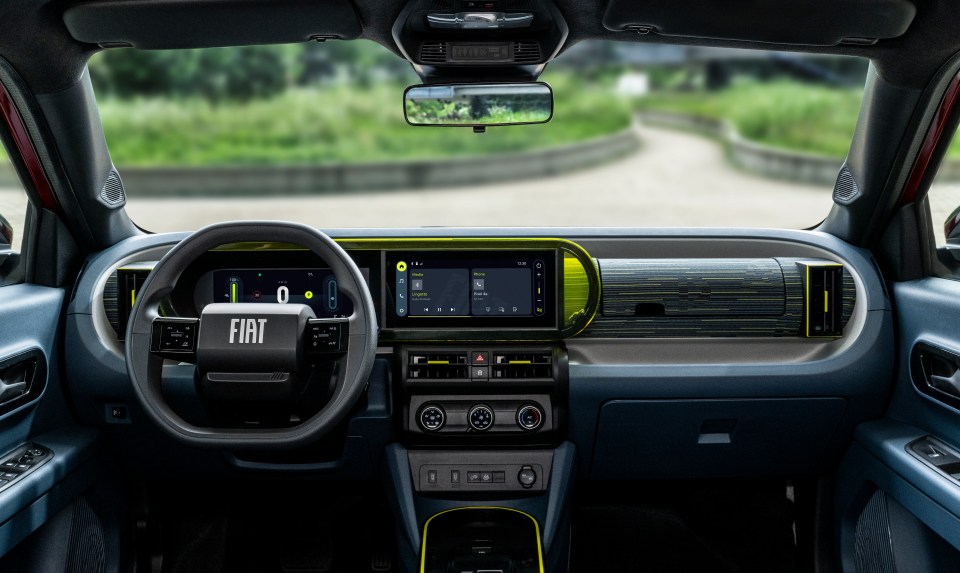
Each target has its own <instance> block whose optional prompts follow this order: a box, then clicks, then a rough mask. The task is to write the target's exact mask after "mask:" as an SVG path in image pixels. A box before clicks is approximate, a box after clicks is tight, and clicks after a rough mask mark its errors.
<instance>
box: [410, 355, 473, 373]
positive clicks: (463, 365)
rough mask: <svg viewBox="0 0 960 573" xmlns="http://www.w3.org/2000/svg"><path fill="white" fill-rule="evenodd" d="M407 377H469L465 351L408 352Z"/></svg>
mask: <svg viewBox="0 0 960 573" xmlns="http://www.w3.org/2000/svg"><path fill="white" fill-rule="evenodd" d="M407 377H408V378H414V379H418V380H449V379H451V378H469V377H470V376H469V372H468V371H467V353H466V352H444V353H440V354H433V353H431V354H427V353H423V354H410V362H409V365H408V368H407Z"/></svg>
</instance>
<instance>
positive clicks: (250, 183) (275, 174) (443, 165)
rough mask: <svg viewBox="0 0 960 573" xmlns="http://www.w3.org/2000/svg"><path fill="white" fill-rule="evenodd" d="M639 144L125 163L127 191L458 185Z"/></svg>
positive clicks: (582, 164)
mask: <svg viewBox="0 0 960 573" xmlns="http://www.w3.org/2000/svg"><path fill="white" fill-rule="evenodd" d="M638 146H639V139H638V137H637V133H636V130H634V129H633V128H630V129H626V130H624V131H622V132H620V133H616V134H614V135H611V136H606V137H601V138H597V139H592V140H588V141H583V142H580V143H574V144H570V145H564V146H560V147H553V148H548V149H543V150H538V151H527V152H517V153H504V154H495V155H483V156H472V157H451V158H447V159H435V160H430V161H402V162H383V163H359V164H340V165H276V166H269V165H267V166H251V167H247V166H224V167H123V166H120V168H119V169H120V177H121V178H122V179H123V185H124V188H125V189H126V191H127V194H128V196H131V197H145V196H156V197H159V196H163V197H170V196H189V195H204V196H218V195H220V196H226V195H257V196H263V195H300V194H322V193H349V192H352V191H369V190H384V191H386V190H391V189H417V188H425V187H451V186H458V185H476V184H479V183H494V182H500V181H514V180H519V179H528V178H536V177H545V176H550V175H558V174H562V173H567V172H570V171H575V170H578V169H583V168H586V167H592V166H594V165H598V164H601V163H606V162H609V161H613V160H615V159H618V158H620V157H623V156H625V155H628V154H630V153H632V152H634V151H635V150H636V149H637V148H638Z"/></svg>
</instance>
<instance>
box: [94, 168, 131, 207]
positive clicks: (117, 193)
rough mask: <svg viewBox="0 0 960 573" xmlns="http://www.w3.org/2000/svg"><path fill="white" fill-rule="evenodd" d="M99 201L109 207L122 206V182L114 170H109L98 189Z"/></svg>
mask: <svg viewBox="0 0 960 573" xmlns="http://www.w3.org/2000/svg"><path fill="white" fill-rule="evenodd" d="M100 200H101V201H103V202H104V203H106V204H107V205H109V206H111V207H118V206H120V205H123V203H124V201H125V200H126V197H125V195H124V193H123V182H122V181H120V175H119V174H118V173H117V172H116V170H114V169H111V170H110V175H108V176H107V180H106V181H105V182H104V184H103V187H102V188H101V189H100Z"/></svg>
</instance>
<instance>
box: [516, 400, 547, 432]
mask: <svg viewBox="0 0 960 573" xmlns="http://www.w3.org/2000/svg"><path fill="white" fill-rule="evenodd" d="M540 424H543V410H541V409H540V406H537V405H535V404H525V405H523V406H521V407H520V409H519V410H517V425H518V426H520V427H521V428H523V429H524V430H536V429H537V428H539V427H540Z"/></svg>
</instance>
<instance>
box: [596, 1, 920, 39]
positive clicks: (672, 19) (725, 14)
mask: <svg viewBox="0 0 960 573" xmlns="http://www.w3.org/2000/svg"><path fill="white" fill-rule="evenodd" d="M916 10H917V9H916V6H915V5H914V4H913V3H912V2H908V1H907V0H876V1H871V2H862V1H861V0H802V1H798V2H786V3H785V2H775V1H771V0H766V1H759V2H758V1H757V0H732V1H731V0H728V1H726V2H712V1H709V0H652V1H646V2H633V1H631V0H612V1H611V2H610V3H608V4H607V9H606V11H605V12H604V15H603V26H604V27H605V28H606V29H608V30H611V31H615V32H634V33H640V34H659V35H662V36H677V37H681V38H705V39H716V40H742V41H748V42H765V43H774V44H794V45H805V46H836V45H838V44H868V45H869V44H873V43H876V42H877V41H879V40H885V39H888V38H896V37H898V36H901V35H902V34H903V33H904V32H906V30H907V28H908V27H909V26H910V23H911V22H913V17H914V15H915V14H916ZM733 14H749V15H750V16H749V18H741V17H734V16H733Z"/></svg>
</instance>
